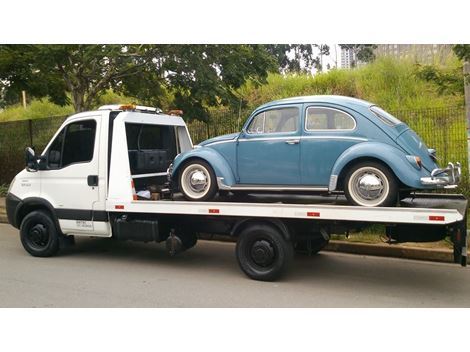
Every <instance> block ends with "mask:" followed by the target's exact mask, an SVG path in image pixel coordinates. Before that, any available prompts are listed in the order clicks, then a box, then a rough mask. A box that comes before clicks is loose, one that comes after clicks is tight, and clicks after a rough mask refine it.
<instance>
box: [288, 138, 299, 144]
mask: <svg viewBox="0 0 470 352" xmlns="http://www.w3.org/2000/svg"><path fill="white" fill-rule="evenodd" d="M299 143H300V139H288V140H287V141H286V144H291V145H292V144H299Z"/></svg>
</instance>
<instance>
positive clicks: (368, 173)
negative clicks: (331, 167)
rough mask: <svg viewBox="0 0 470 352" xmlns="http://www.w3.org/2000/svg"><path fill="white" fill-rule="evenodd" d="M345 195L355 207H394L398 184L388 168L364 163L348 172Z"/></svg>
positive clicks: (345, 181)
mask: <svg viewBox="0 0 470 352" xmlns="http://www.w3.org/2000/svg"><path fill="white" fill-rule="evenodd" d="M344 193H345V194H346V198H348V200H349V202H350V203H352V204H354V205H359V206H364V207H386V206H394V205H395V204H396V202H397V196H398V182H397V180H396V177H395V175H394V174H393V173H392V172H391V171H390V170H389V169H388V167H386V166H384V165H382V164H380V163H377V162H363V163H360V164H356V165H354V166H353V167H352V168H351V169H350V170H349V171H348V172H347V174H346V177H345V179H344Z"/></svg>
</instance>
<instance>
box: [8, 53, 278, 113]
mask: <svg viewBox="0 0 470 352" xmlns="http://www.w3.org/2000/svg"><path fill="white" fill-rule="evenodd" d="M275 69H276V65H275V60H274V59H273V57H272V55H271V54H270V53H269V52H268V51H267V50H266V48H265V47H264V46H263V45H0V82H1V84H2V87H0V88H2V89H0V91H2V92H3V95H4V100H5V101H6V102H7V103H11V102H17V101H18V96H19V94H20V92H21V90H26V91H28V94H29V95H30V96H33V97H48V98H49V99H50V100H51V101H52V102H54V103H57V104H59V105H64V104H66V103H68V102H70V101H71V102H72V104H73V106H74V108H75V110H76V111H77V112H79V111H84V110H89V109H90V108H92V107H93V106H94V104H95V102H96V100H97V99H98V98H99V96H100V94H102V93H103V92H104V91H105V90H106V89H113V90H114V91H117V92H122V93H125V94H127V95H130V96H133V97H136V98H137V99H139V101H141V102H143V103H153V104H156V105H159V104H160V103H162V97H164V96H167V95H168V92H169V93H170V94H171V95H172V96H173V97H174V102H173V103H174V104H177V105H178V106H177V107H178V108H183V109H185V110H186V111H187V112H188V114H187V116H189V117H196V118H201V119H204V118H205V117H206V116H207V108H208V107H210V106H213V105H217V104H219V103H224V104H229V103H231V102H233V101H235V100H237V98H236V95H235V93H234V92H235V89H237V88H239V87H240V86H241V85H242V84H243V83H244V82H245V81H246V80H248V79H251V80H253V81H255V82H258V83H263V82H264V81H265V80H266V77H267V74H268V72H269V71H274V70H275Z"/></svg>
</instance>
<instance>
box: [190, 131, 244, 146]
mask: <svg viewBox="0 0 470 352" xmlns="http://www.w3.org/2000/svg"><path fill="white" fill-rule="evenodd" d="M238 135H239V133H230V134H224V135H222V136H218V137H214V138H211V139H207V140H205V141H204V142H201V143H199V146H201V147H204V146H206V145H208V144H211V143H215V142H223V141H230V140H233V139H236V138H237V137H238Z"/></svg>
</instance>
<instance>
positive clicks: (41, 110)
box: [0, 99, 74, 122]
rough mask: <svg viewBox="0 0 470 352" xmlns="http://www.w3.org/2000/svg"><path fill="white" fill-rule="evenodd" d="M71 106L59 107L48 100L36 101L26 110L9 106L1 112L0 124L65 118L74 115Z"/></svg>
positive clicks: (21, 107) (16, 106)
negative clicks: (53, 117)
mask: <svg viewBox="0 0 470 352" xmlns="http://www.w3.org/2000/svg"><path fill="white" fill-rule="evenodd" d="M73 112H74V110H73V107H72V106H71V105H66V106H59V105H56V104H53V103H51V102H50V101H49V100H47V99H35V100H33V101H32V102H31V103H30V104H29V105H28V106H27V107H26V109H25V108H24V107H23V106H21V105H20V104H18V105H13V106H9V107H8V108H6V109H5V110H3V111H1V112H0V122H5V121H17V120H29V119H38V118H43V117H49V116H65V115H70V114H73Z"/></svg>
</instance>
